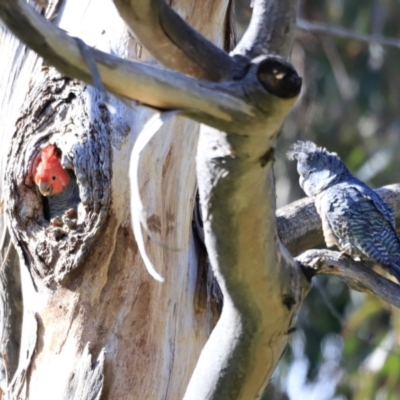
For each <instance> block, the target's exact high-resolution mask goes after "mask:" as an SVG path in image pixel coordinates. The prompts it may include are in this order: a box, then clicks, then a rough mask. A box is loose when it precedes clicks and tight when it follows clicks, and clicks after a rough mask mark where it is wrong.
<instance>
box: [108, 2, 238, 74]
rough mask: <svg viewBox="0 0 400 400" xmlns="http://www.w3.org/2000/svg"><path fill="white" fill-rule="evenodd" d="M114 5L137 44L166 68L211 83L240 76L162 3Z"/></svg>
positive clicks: (220, 52) (235, 67) (229, 61)
mask: <svg viewBox="0 0 400 400" xmlns="http://www.w3.org/2000/svg"><path fill="white" fill-rule="evenodd" d="M114 4H115V6H116V7H117V9H118V11H119V13H120V15H121V18H122V19H123V20H124V21H125V22H126V24H127V25H128V26H129V28H130V29H131V30H132V31H133V32H134V34H135V35H136V37H137V38H138V39H139V40H140V42H141V43H142V44H143V45H144V46H145V47H146V48H147V50H149V51H150V52H151V53H152V54H153V56H154V57H156V59H157V60H158V61H159V62H160V63H162V64H163V65H165V66H166V67H168V68H171V69H174V70H176V71H180V72H182V73H184V74H187V75H190V76H193V77H196V78H200V79H207V80H209V81H215V82H218V81H223V80H227V79H231V78H232V77H233V76H235V75H237V74H240V70H241V67H240V66H239V65H238V64H237V63H236V62H235V61H234V60H232V58H231V57H229V55H228V54H227V53H226V52H225V51H224V50H222V49H220V48H218V47H217V46H215V45H214V44H213V43H211V42H210V41H208V40H207V39H206V38H205V37H203V36H202V35H200V34H199V33H198V32H197V31H195V30H194V29H193V28H192V27H191V26H189V25H188V24H187V23H186V22H185V21H184V20H183V19H182V18H181V17H180V16H179V15H178V14H177V13H176V12H175V11H174V10H172V8H171V7H170V6H169V5H168V4H167V3H166V2H165V1H164V0H141V1H135V0H114ZM150 27H151V29H149V28H150Z"/></svg>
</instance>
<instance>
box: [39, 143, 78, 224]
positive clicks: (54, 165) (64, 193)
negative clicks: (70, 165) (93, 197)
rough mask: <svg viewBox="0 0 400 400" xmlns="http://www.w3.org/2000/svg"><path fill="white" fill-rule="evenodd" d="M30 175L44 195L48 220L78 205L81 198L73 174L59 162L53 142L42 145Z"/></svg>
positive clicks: (59, 155) (57, 152) (57, 151)
mask: <svg viewBox="0 0 400 400" xmlns="http://www.w3.org/2000/svg"><path fill="white" fill-rule="evenodd" d="M32 177H33V180H34V182H35V184H36V185H37V187H38V188H39V191H40V193H41V194H42V195H43V196H45V197H44V198H45V199H46V200H45V201H44V205H45V207H44V208H45V217H46V218H48V219H49V220H50V219H52V218H54V217H57V216H62V215H63V214H64V213H65V211H67V210H69V209H71V208H74V209H76V208H77V207H78V204H79V203H80V201H81V199H80V197H79V187H78V184H77V181H76V177H75V174H74V173H73V172H72V171H71V170H69V169H65V168H64V167H63V166H62V164H61V151H60V150H59V149H58V148H57V147H56V146H54V145H53V144H50V145H47V146H45V147H43V148H42V149H41V150H40V152H39V154H38V155H37V156H36V158H35V160H34V162H33V167H32Z"/></svg>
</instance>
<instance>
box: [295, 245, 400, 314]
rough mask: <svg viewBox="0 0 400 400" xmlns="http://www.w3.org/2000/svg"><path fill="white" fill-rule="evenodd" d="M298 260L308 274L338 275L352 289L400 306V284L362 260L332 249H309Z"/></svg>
mask: <svg viewBox="0 0 400 400" xmlns="http://www.w3.org/2000/svg"><path fill="white" fill-rule="evenodd" d="M296 260H297V261H298V262H299V263H300V264H301V265H302V267H303V269H304V271H305V273H306V275H307V274H310V275H315V274H328V275H336V276H338V277H340V278H341V279H343V281H344V282H346V283H347V284H348V285H349V286H350V287H351V288H352V289H354V290H357V291H359V292H366V293H369V294H373V295H374V296H377V297H379V298H381V299H382V300H385V301H386V302H387V303H389V304H392V305H394V306H396V307H398V308H400V285H398V284H396V283H394V282H392V281H390V280H389V279H386V278H385V277H383V276H382V275H380V274H378V273H376V272H375V271H373V270H372V269H371V268H368V267H367V266H366V265H365V264H364V263H362V262H357V261H354V260H353V259H351V258H349V257H346V256H341V254H340V253H339V252H337V251H331V250H308V251H306V252H305V253H302V254H301V255H300V256H298V257H297V258H296Z"/></svg>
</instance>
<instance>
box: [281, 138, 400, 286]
mask: <svg viewBox="0 0 400 400" xmlns="http://www.w3.org/2000/svg"><path fill="white" fill-rule="evenodd" d="M287 155H288V158H289V159H290V160H297V172H298V173H299V175H300V181H299V182H300V186H301V187H302V189H303V190H304V192H305V193H306V195H307V196H310V197H314V198H315V206H316V209H317V212H318V214H319V216H320V217H321V220H322V228H323V232H324V238H325V242H326V245H327V246H328V247H332V246H334V245H336V246H337V247H338V248H339V249H340V250H341V251H342V252H343V253H344V254H347V255H349V256H351V257H358V258H361V259H370V260H372V261H374V262H376V263H378V264H380V265H381V266H382V267H384V268H385V269H387V270H388V271H389V272H390V273H391V274H392V275H394V276H395V277H396V278H397V280H398V281H399V282H400V238H399V236H398V235H397V233H396V225H395V220H394V214H393V211H392V209H391V208H390V207H389V206H388V205H387V204H386V203H385V202H384V201H383V200H382V199H381V197H379V195H378V194H377V193H375V192H374V191H373V190H372V189H371V188H370V187H368V186H367V185H366V184H365V183H363V182H361V181H360V180H359V179H357V178H355V177H354V176H353V175H352V174H351V173H350V171H349V170H348V169H347V168H346V166H345V165H344V164H343V162H342V161H341V160H340V158H339V157H338V155H337V154H336V153H330V152H328V151H327V150H326V149H324V148H321V147H318V146H317V145H316V144H315V143H313V142H303V141H298V142H296V143H295V144H294V145H293V146H292V147H291V149H290V150H289V152H288V153H287Z"/></svg>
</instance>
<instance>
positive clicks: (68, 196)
mask: <svg viewBox="0 0 400 400" xmlns="http://www.w3.org/2000/svg"><path fill="white" fill-rule="evenodd" d="M68 173H69V176H70V180H69V184H68V185H67V186H66V188H65V189H64V190H63V191H62V192H61V193H60V194H56V195H53V196H48V197H47V204H48V217H49V219H52V218H54V217H57V216H60V217H61V216H62V215H64V213H65V212H66V211H67V210H69V209H70V208H75V209H76V208H77V207H78V204H79V203H80V202H81V199H80V197H79V187H78V184H77V181H76V177H75V175H74V173H73V172H72V171H68Z"/></svg>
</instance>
